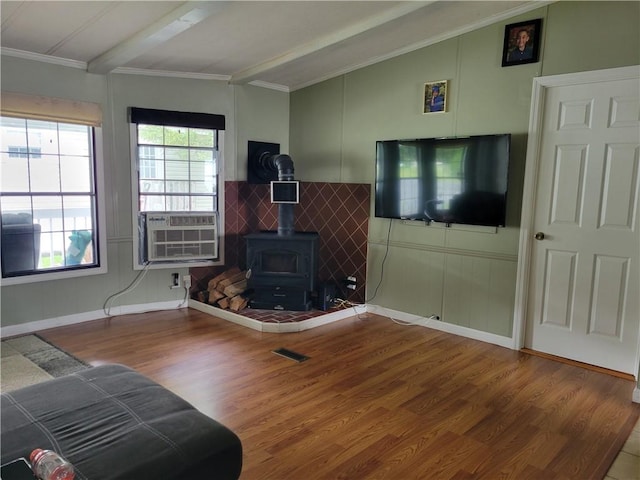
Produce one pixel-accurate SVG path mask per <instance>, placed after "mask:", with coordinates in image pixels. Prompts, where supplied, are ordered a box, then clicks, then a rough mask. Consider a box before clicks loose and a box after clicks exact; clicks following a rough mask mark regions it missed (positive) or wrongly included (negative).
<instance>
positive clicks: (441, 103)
mask: <svg viewBox="0 0 640 480" xmlns="http://www.w3.org/2000/svg"><path fill="white" fill-rule="evenodd" d="M448 86H449V81H448V80H440V81H439V82H429V83H425V84H424V99H423V106H422V108H423V110H422V113H441V112H446V111H447V92H448V90H449V88H448Z"/></svg>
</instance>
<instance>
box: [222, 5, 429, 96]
mask: <svg viewBox="0 0 640 480" xmlns="http://www.w3.org/2000/svg"><path fill="white" fill-rule="evenodd" d="M436 1H437V0H433V1H411V2H403V3H402V4H401V5H398V6H397V7H394V8H391V9H389V10H387V11H385V12H382V13H381V14H379V15H375V16H373V17H369V18H366V19H365V20H363V21H361V22H359V23H355V24H353V25H350V26H348V27H346V28H343V29H342V30H338V31H337V32H334V33H331V34H329V35H325V36H324V37H321V38H318V39H316V40H314V41H312V42H309V43H307V44H305V45H301V46H300V47H298V48H295V49H293V50H291V51H289V52H288V53H285V54H283V55H279V56H277V57H274V58H272V59H270V60H266V61H264V62H261V63H259V64H257V65H254V66H252V67H249V68H246V69H244V70H241V71H239V72H236V73H234V74H233V75H231V80H230V83H233V84H241V83H247V82H251V81H252V80H255V79H256V78H257V77H258V76H260V75H261V74H263V73H265V72H268V71H269V70H273V69H275V68H278V67H280V66H282V65H285V64H287V63H290V62H293V61H294V60H297V59H299V58H302V57H305V56H307V55H311V54H313V53H315V52H318V51H320V50H322V49H324V48H327V47H330V46H331V45H335V44H337V43H340V42H342V41H344V40H346V39H348V38H351V37H355V36H356V35H359V34H361V33H363V32H366V31H367V30H370V29H372V28H375V27H379V26H381V25H384V24H385V23H388V22H390V21H392V20H396V19H398V18H400V17H403V16H405V15H408V14H410V13H413V12H415V11H416V10H419V9H421V8H424V7H425V6H427V5H430V4H432V3H436Z"/></svg>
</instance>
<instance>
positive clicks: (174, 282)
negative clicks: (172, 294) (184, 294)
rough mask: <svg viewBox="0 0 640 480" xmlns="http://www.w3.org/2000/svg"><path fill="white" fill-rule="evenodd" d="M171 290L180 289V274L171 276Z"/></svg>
mask: <svg viewBox="0 0 640 480" xmlns="http://www.w3.org/2000/svg"><path fill="white" fill-rule="evenodd" d="M169 288H180V274H179V273H172V274H171V286H170V287H169Z"/></svg>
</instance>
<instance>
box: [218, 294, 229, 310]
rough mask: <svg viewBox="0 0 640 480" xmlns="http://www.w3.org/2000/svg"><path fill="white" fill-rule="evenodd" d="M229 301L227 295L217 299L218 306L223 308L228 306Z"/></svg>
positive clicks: (225, 308)
mask: <svg viewBox="0 0 640 480" xmlns="http://www.w3.org/2000/svg"><path fill="white" fill-rule="evenodd" d="M230 302H231V299H230V298H229V297H224V298H221V299H220V300H218V307H220V308H222V309H223V310H227V309H228V308H229V303H230Z"/></svg>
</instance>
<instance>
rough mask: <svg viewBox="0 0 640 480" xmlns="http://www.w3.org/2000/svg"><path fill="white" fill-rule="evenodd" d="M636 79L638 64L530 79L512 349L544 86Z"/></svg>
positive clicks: (520, 320) (526, 267) (518, 336)
mask: <svg viewBox="0 0 640 480" xmlns="http://www.w3.org/2000/svg"><path fill="white" fill-rule="evenodd" d="M638 78H640V65H634V66H629V67H619V68H611V69H606V70H594V71H590V72H578V73H568V74H563V75H551V76H547V77H536V78H534V79H533V90H532V96H531V110H530V114H529V115H530V116H529V132H528V139H527V155H526V164H525V173H524V188H523V192H522V211H521V217H520V241H519V247H518V266H517V273H516V291H515V305H514V311H513V335H512V337H511V339H512V341H513V348H514V350H520V349H521V348H523V347H524V340H525V332H526V322H527V304H528V301H529V278H530V274H531V256H532V244H533V221H534V213H535V204H534V201H535V194H536V190H537V185H538V167H539V154H540V143H541V141H542V132H541V129H542V121H543V116H544V102H545V99H546V92H547V89H549V88H552V87H559V86H570V85H583V84H588V83H599V82H604V81H616V80H630V79H638ZM635 357H636V358H635V359H634V362H635V363H634V364H633V365H635V366H637V365H638V361H639V360H640V345H639V346H638V349H637V350H636V356H635ZM638 373H640V372H638ZM636 378H637V377H636Z"/></svg>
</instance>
